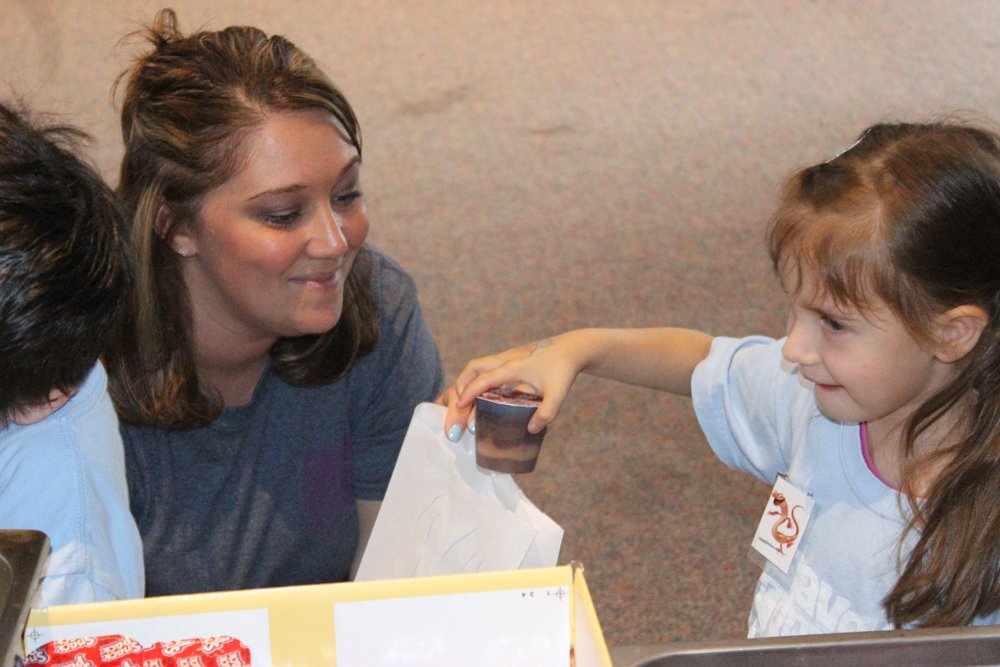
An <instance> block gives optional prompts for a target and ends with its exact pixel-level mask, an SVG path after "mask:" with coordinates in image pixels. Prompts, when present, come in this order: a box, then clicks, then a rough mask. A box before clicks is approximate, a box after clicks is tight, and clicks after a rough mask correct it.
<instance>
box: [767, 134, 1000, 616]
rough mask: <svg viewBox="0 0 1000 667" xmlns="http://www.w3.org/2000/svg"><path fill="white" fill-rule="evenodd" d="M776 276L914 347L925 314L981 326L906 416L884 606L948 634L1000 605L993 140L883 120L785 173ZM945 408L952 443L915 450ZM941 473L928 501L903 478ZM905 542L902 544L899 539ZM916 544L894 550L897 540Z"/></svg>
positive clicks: (999, 317)
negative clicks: (810, 282)
mask: <svg viewBox="0 0 1000 667" xmlns="http://www.w3.org/2000/svg"><path fill="white" fill-rule="evenodd" d="M769 245H770V253H771V259H772V262H773V264H774V267H775V270H776V271H777V272H778V273H779V274H780V275H782V276H784V277H785V278H786V281H788V280H790V281H791V283H792V284H791V285H786V287H788V288H789V289H790V290H791V291H792V292H795V291H796V290H797V289H799V288H800V287H801V286H802V285H801V283H802V275H803V274H804V273H805V274H808V275H809V276H814V277H816V279H817V282H818V284H819V289H822V290H824V291H825V293H826V294H827V295H828V296H830V297H831V298H833V299H834V300H835V301H837V302H839V303H842V304H849V305H853V306H855V307H857V308H859V309H861V310H862V311H864V310H865V309H866V308H868V307H869V306H870V305H871V298H872V297H873V296H874V297H877V298H878V299H880V300H881V301H883V302H884V303H885V304H887V305H888V306H889V307H890V308H891V309H892V310H893V311H894V312H895V313H896V314H897V316H898V317H899V318H900V320H901V321H902V322H903V323H904V324H905V325H906V326H907V328H908V329H909V330H910V332H911V334H912V335H913V336H914V338H915V339H917V340H928V336H930V323H931V322H932V320H933V318H934V316H935V315H937V314H939V313H943V312H945V311H947V310H949V309H951V308H954V307H957V306H963V305H974V306H977V307H979V308H981V309H982V310H983V311H984V312H985V313H986V314H987V315H988V320H987V324H986V327H985V329H984V330H983V332H982V333H981V335H980V338H979V340H978V342H977V344H976V346H975V347H974V349H973V350H972V351H971V352H970V353H969V354H968V355H967V356H966V357H965V358H964V359H962V360H961V361H960V362H957V363H958V364H959V366H958V373H957V374H956V377H955V378H954V379H953V380H952V381H951V382H950V383H949V384H948V385H947V386H946V387H944V388H943V389H942V390H941V391H939V392H938V393H937V394H936V395H934V396H931V397H930V398H929V399H928V400H927V401H926V402H924V403H923V404H922V405H921V406H920V407H919V408H918V409H917V410H916V411H915V413H914V414H913V415H912V417H911V418H910V420H909V422H908V424H907V425H906V429H905V433H904V444H905V450H904V451H905V454H906V456H907V461H906V466H905V469H904V481H903V488H902V491H903V492H905V493H907V506H908V507H909V509H910V512H909V516H910V518H909V522H908V524H907V528H906V531H905V532H904V535H903V536H902V538H901V541H900V554H901V565H900V576H899V579H898V580H897V581H896V583H895V585H894V586H893V588H892V590H891V591H890V592H889V594H888V595H887V596H886V598H885V599H884V601H883V605H884V607H885V611H886V615H887V618H888V619H889V620H890V621H891V622H892V623H894V624H895V625H896V626H897V627H903V626H958V625H966V624H969V623H971V622H972V621H973V619H975V618H976V617H979V616H984V615H987V614H990V613H993V612H995V611H996V610H997V609H998V608H1000V324H998V322H1000V259H998V258H1000V138H998V137H997V136H996V135H995V134H993V133H992V132H989V131H987V130H984V129H980V128H975V127H970V126H965V125H961V124H955V123H932V124H891V125H890V124H884V125H876V126H873V127H871V128H869V129H868V130H866V131H865V132H864V133H863V134H862V135H861V138H860V139H859V140H858V141H857V143H855V144H854V145H853V146H852V147H851V148H849V149H848V150H846V151H845V152H844V153H842V154H840V155H838V156H837V157H835V158H833V159H831V160H829V161H827V162H824V163H823V164H819V165H816V166H813V167H809V168H807V169H803V170H802V171H800V172H798V173H796V174H794V175H793V176H792V178H791V179H790V180H789V182H788V184H787V186H786V190H785V192H784V195H783V204H782V206H781V208H780V209H779V211H778V213H777V215H776V216H775V218H774V220H773V221H772V225H771V228H770V232H769ZM945 414H957V415H958V419H957V425H956V429H955V431H954V432H953V436H954V437H953V438H951V439H950V440H949V441H948V442H946V443H942V448H941V449H939V450H938V451H936V452H935V453H934V455H933V456H931V457H930V458H928V457H923V458H919V457H917V456H916V455H915V453H914V443H915V442H916V440H917V438H918V437H919V436H920V434H921V433H924V432H925V431H926V430H927V429H928V428H929V427H930V426H931V425H932V424H934V423H935V422H936V421H937V420H938V419H940V418H941V417H942V416H943V415H945ZM935 465H943V469H942V471H941V472H940V473H939V474H937V476H936V477H935V478H934V481H933V482H932V485H931V488H930V490H929V492H928V493H927V495H926V497H924V498H919V497H917V496H916V494H915V493H913V492H912V481H911V480H913V479H915V477H916V475H917V474H919V473H920V472H921V471H924V470H927V469H928V467H933V466H935ZM908 536H912V537H914V538H915V539H914V540H908V539H907V538H908ZM913 542H915V546H914V547H913V548H912V549H911V550H910V551H909V552H908V553H905V549H904V547H903V544H904V543H913Z"/></svg>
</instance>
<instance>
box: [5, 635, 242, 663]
mask: <svg viewBox="0 0 1000 667" xmlns="http://www.w3.org/2000/svg"><path fill="white" fill-rule="evenodd" d="M24 665H25V667H28V666H29V665H38V666H42V667H247V666H249V665H250V649H248V648H247V647H246V646H245V645H244V644H243V642H241V641H240V640H238V639H234V638H232V637H227V636H224V635H222V636H218V637H201V638H197V639H180V640H175V641H166V642H157V643H155V644H153V645H152V646H148V647H146V648H143V646H142V645H141V644H140V643H139V642H137V641H135V640H134V639H131V638H129V637H124V636H122V635H106V636H102V637H79V638H77V639H57V640H54V641H51V642H48V643H47V644H43V645H42V646H39V647H38V648H36V649H35V650H34V651H32V652H31V653H29V654H28V655H27V656H26V658H25V661H24Z"/></svg>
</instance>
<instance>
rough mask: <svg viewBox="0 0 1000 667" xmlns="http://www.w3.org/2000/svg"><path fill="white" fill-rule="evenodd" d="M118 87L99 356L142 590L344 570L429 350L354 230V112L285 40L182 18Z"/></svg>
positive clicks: (434, 383) (397, 282)
mask: <svg viewBox="0 0 1000 667" xmlns="http://www.w3.org/2000/svg"><path fill="white" fill-rule="evenodd" d="M145 34H146V37H147V38H148V40H149V43H150V46H151V48H150V50H149V52H148V53H146V54H145V55H143V56H142V57H140V58H139V59H138V60H137V61H136V63H135V64H134V66H133V67H132V68H131V70H130V71H128V72H127V73H126V74H125V75H124V78H123V79H122V81H123V82H124V101H123V107H122V134H123V138H124V142H125V155H124V159H123V162H122V166H121V175H120V182H119V191H120V195H121V197H122V200H123V202H124V204H125V207H126V209H127V213H128V215H129V219H130V223H131V233H132V243H133V245H134V249H135V254H136V257H137V264H138V271H137V288H136V290H135V294H134V298H133V300H132V312H131V317H130V318H129V320H128V326H127V327H126V329H125V330H123V331H122V332H121V333H120V335H119V336H118V338H117V341H116V345H115V347H114V349H113V350H112V353H111V354H109V355H108V364H109V371H110V373H111V377H112V394H113V397H114V399H115V404H116V407H117V410H118V414H119V416H120V419H121V420H122V422H123V427H122V435H123V437H124V441H125V449H126V457H127V465H128V475H129V490H130V497H131V504H132V511H133V514H134V515H135V517H136V520H137V522H138V525H139V529H140V532H141V534H142V538H143V546H144V551H145V554H146V574H147V576H146V591H147V594H148V595H162V594H173V593H184V592H197V591H209V590H223V589H240V588H254V587H264V586H279V585H290V584H306V583H318V582H332V581H342V580H345V579H347V578H348V577H349V576H350V575H351V573H352V572H353V569H352V567H356V565H357V561H358V557H359V556H360V555H361V553H362V550H363V547H364V544H365V540H366V537H367V534H368V533H369V532H370V530H371V527H372V525H373V523H374V520H375V516H376V514H377V511H378V506H379V502H380V500H381V498H382V497H383V495H384V493H385V490H386V486H387V484H388V480H389V477H390V474H391V472H392V469H393V466H394V463H395V460H396V455H397V453H398V451H399V447H400V445H401V443H402V439H403V436H404V434H405V432H406V429H407V426H408V424H409V421H410V418H411V416H412V412H413V408H414V406H415V405H416V404H417V403H420V402H422V401H428V400H433V399H434V398H435V397H436V396H437V395H438V393H439V391H440V385H441V381H442V374H441V364H440V358H439V355H438V352H437V348H436V346H435V344H434V341H433V339H432V337H431V334H430V332H429V331H428V328H427V325H426V323H425V321H424V318H423V316H422V314H421V310H420V306H419V304H418V302H417V297H416V291H415V287H414V284H413V281H412V279H411V278H410V277H409V276H408V275H407V274H406V273H405V272H404V271H403V270H402V269H401V268H400V267H399V266H398V265H397V264H395V263H394V262H393V261H392V260H390V259H389V258H388V257H386V256H385V255H383V254H382V253H380V252H379V251H378V250H376V249H375V248H372V247H369V246H367V245H365V238H366V236H367V233H368V224H369V222H368V217H367V214H366V211H365V202H364V197H363V194H362V191H361V165H362V161H361V138H360V132H359V128H358V124H357V120H356V118H355V115H354V112H353V111H352V110H351V107H350V105H349V104H348V102H347V100H346V99H344V97H343V96H342V95H341V93H340V92H339V91H338V90H337V89H336V88H335V87H334V86H333V84H331V83H330V81H329V80H328V79H327V78H326V77H325V76H324V74H323V73H322V72H321V71H320V70H319V68H318V67H317V66H316V64H315V63H314V62H313V61H312V60H311V59H310V58H309V57H308V56H307V55H305V54H304V53H302V51H300V50H299V49H297V48H296V47H295V46H294V45H293V44H291V43H290V42H289V41H288V40H286V39H284V38H282V37H280V36H268V35H266V34H265V33H263V32H261V31H260V30H257V29H255V28H251V27H230V28H227V29H225V30H221V31H217V32H198V33H194V34H191V35H184V34H182V33H181V32H180V30H179V29H178V26H177V19H176V16H175V15H174V13H173V12H172V11H170V10H164V11H162V12H160V13H159V14H158V15H157V17H156V19H155V21H154V23H153V25H152V27H151V28H150V29H149V30H148V31H146V33H145Z"/></svg>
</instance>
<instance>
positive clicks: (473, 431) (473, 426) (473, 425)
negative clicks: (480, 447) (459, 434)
mask: <svg viewBox="0 0 1000 667" xmlns="http://www.w3.org/2000/svg"><path fill="white" fill-rule="evenodd" d="M469 433H471V434H473V435H475V434H476V420H475V419H473V420H472V421H470V422H469Z"/></svg>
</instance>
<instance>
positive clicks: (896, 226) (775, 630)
mask: <svg viewBox="0 0 1000 667" xmlns="http://www.w3.org/2000/svg"><path fill="white" fill-rule="evenodd" d="M768 240H769V247H770V252H771V260H772V262H773V265H774V269H775V272H776V273H777V275H778V276H779V278H780V279H781V282H782V285H783V287H784V288H785V291H786V292H787V294H788V296H789V300H790V302H791V304H790V308H789V316H788V329H787V332H786V336H785V337H784V338H782V339H778V340H775V339H773V338H768V337H764V336H750V337H746V338H725V337H713V336H711V335H709V334H706V333H702V332H699V331H693V330H689V329H666V328H665V329H632V330H624V329H588V330H578V331H572V332H569V333H566V334H562V335H559V336H555V337H553V338H551V339H550V340H547V341H543V342H541V343H535V344H531V345H526V346H522V347H520V348H516V349H514V350H509V351H507V352H504V353H501V354H498V355H493V356H489V357H483V358H480V359H476V360H473V361H472V362H470V363H469V365H468V366H467V367H466V369H465V370H464V371H463V372H462V373H461V374H460V375H459V377H458V380H457V382H456V385H455V387H454V388H453V390H452V391H450V392H449V395H450V396H451V399H450V403H451V407H450V411H449V414H448V418H447V419H448V422H447V424H448V428H449V429H450V430H451V431H453V433H454V436H455V437H456V438H457V437H458V436H459V435H460V434H461V430H462V428H463V427H464V426H465V425H466V422H467V420H468V418H469V412H470V409H471V406H472V401H473V399H474V397H475V396H476V395H477V394H478V393H480V392H482V391H485V390H487V389H489V388H491V387H494V386H497V385H501V384H506V383H518V382H521V383H525V384H527V385H530V386H531V387H532V388H533V390H534V391H536V392H537V393H540V394H543V395H544V401H543V403H542V405H541V406H540V407H539V409H538V411H537V412H536V413H535V415H534V417H533V423H531V424H529V427H528V428H529V430H533V431H539V430H541V429H542V428H543V427H545V426H546V425H547V424H548V423H549V422H551V421H552V419H553V418H554V417H555V415H556V412H557V411H558V409H559V406H560V404H561V403H562V401H563V400H564V399H565V398H566V395H567V393H568V392H569V390H570V386H571V385H572V383H573V380H574V379H575V378H576V376H577V374H578V373H581V372H586V373H589V374H592V375H597V376H601V377H607V378H611V379H615V380H619V381H622V382H628V383H631V384H636V385H641V386H647V387H651V388H655V389H661V390H664V391H669V392H673V393H677V394H687V395H690V396H691V397H692V399H693V403H694V409H695V413H696V415H697V417H698V421H699V423H700V425H701V427H702V430H703V431H704V433H705V436H706V438H707V439H708V442H709V444H710V445H711V447H712V449H713V451H714V452H715V453H716V455H718V456H719V458H720V459H722V460H723V462H725V463H726V464H728V465H730V466H732V467H734V468H737V469H739V470H743V471H745V472H747V473H749V474H751V475H754V476H756V477H758V478H759V479H761V480H764V481H766V482H768V483H771V482H774V483H775V490H774V491H773V492H772V494H771V496H770V497H769V498H768V502H767V509H766V510H765V512H764V515H763V519H762V522H761V528H759V529H758V533H757V535H756V536H755V537H754V540H753V542H752V544H753V545H754V547H755V548H756V549H757V550H758V551H759V552H760V553H761V555H762V557H763V558H766V559H767V562H766V565H765V568H764V572H763V573H762V575H761V577H760V580H759V583H758V585H757V590H756V592H755V594H754V602H753V608H752V610H751V613H750V621H749V628H748V629H749V634H750V635H751V636H760V635H793V634H806V633H825V632H848V631H862V630H880V629H887V628H890V627H914V626H918V627H929V626H937V627H942V626H959V625H968V624H996V623H998V622H1000V502H998V500H1000V260H998V257H1000V254H998V251H1000V137H997V136H996V135H995V134H994V133H992V132H989V131H986V130H983V129H979V128H975V127H969V126H963V125H958V124H949V123H939V124H883V125H876V126H873V127H871V128H869V129H868V130H866V131H865V132H864V133H862V135H861V138H860V139H858V141H857V142H856V143H855V144H853V145H852V146H851V147H850V148H848V149H847V150H846V151H844V152H842V153H840V154H839V155H837V156H836V157H834V158H832V159H830V160H827V161H825V162H822V163H820V164H817V165H815V166H812V167H809V168H806V169H803V170H801V171H798V172H796V173H795V174H793V175H792V177H791V178H790V179H789V181H788V184H787V187H786V189H785V191H784V193H783V197H782V202H781V206H780V207H779V209H778V211H777V213H776V215H775V216H774V219H773V221H772V224H771V227H770V231H769V235H768ZM793 498H794V500H793ZM807 520H808V528H806V523H807Z"/></svg>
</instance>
